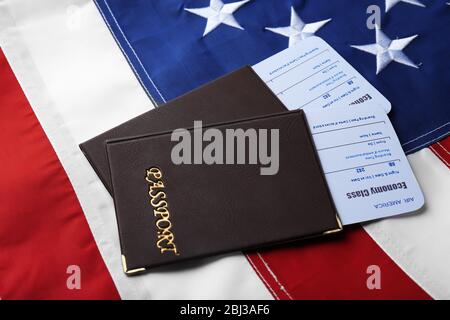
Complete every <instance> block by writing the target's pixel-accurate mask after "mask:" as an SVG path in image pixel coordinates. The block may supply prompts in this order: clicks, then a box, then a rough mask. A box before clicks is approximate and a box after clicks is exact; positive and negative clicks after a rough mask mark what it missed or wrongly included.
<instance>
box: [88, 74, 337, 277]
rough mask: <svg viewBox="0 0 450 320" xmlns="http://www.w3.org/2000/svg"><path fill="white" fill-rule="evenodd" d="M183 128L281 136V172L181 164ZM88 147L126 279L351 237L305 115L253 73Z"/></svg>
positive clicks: (201, 91) (223, 81)
mask: <svg viewBox="0 0 450 320" xmlns="http://www.w3.org/2000/svg"><path fill="white" fill-rule="evenodd" d="M194 121H202V125H203V126H202V127H201V128H194ZM180 128H184V129H185V130H184V132H188V133H192V134H193V135H195V134H196V133H199V134H203V133H205V132H206V130H208V129H211V128H213V129H215V130H216V132H218V133H222V134H223V135H225V134H226V132H227V130H230V129H234V130H239V129H242V130H244V131H245V130H247V129H255V130H259V131H258V132H261V130H262V131H264V130H274V129H276V130H277V132H278V135H279V136H278V143H277V146H274V145H272V146H271V148H272V151H274V150H275V149H274V148H275V147H277V148H278V150H277V151H278V155H279V156H278V159H277V167H276V172H275V174H271V175H264V174H261V170H262V168H261V166H260V165H257V164H242V163H239V162H234V163H229V164H220V163H215V164H206V163H204V162H200V163H193V164H177V163H174V161H173V158H172V151H173V148H174V146H175V145H176V144H177V142H176V141H173V139H172V133H173V131H174V130H175V129H180ZM80 148H81V149H82V151H83V153H84V154H85V155H86V157H87V159H88V160H89V162H90V164H91V165H92V167H93V168H94V170H95V171H96V173H97V174H98V176H99V177H100V179H101V180H102V182H103V183H104V185H105V187H106V188H107V189H108V191H109V192H110V194H111V195H112V197H113V198H114V203H115V208H116V217H117V223H118V227H119V236H120V242H121V250H122V262H123V268H124V271H125V273H126V274H137V273H139V272H142V271H145V270H148V269H151V268H154V267H157V266H161V265H166V264H170V263H176V262H181V261H185V260H188V259H194V258H200V257H205V256H211V255H216V254H221V253H226V252H230V251H240V250H247V249H256V248H261V247H267V246H273V245H278V244H280V243H285V242H292V241H298V240H301V239H304V238H309V237H315V236H322V235H327V234H331V233H335V232H339V231H341V230H342V225H341V222H340V219H339V217H338V214H337V211H336V208H335V205H334V202H333V199H332V197H331V194H330V191H329V189H328V186H327V182H326V179H325V175H324V172H323V170H322V167H321V163H320V160H319V156H318V154H317V151H316V149H315V146H314V141H313V138H312V135H311V132H310V129H309V127H308V124H307V121H306V116H305V114H304V112H303V111H302V110H296V111H288V110H287V109H286V108H285V106H284V105H283V103H281V102H280V100H278V98H277V97H276V96H275V95H274V94H273V93H272V91H271V90H270V89H269V88H268V87H267V86H266V84H265V83H264V81H262V80H261V79H260V77H258V75H256V74H255V72H254V71H253V69H252V68H250V67H244V68H241V69H239V70H237V71H235V72H233V73H231V74H228V75H226V76H224V77H223V78H220V79H218V80H216V81H213V82H212V83H209V84H207V85H205V86H203V87H200V88H198V89H196V90H194V91H192V92H190V93H188V94H186V95H184V96H181V97H179V98H177V99H175V100H173V101H171V102H169V103H167V104H166V105H163V106H160V107H158V108H156V109H153V110H151V111H149V112H147V113H145V114H142V115H140V116H138V117H136V118H134V119H132V120H130V121H128V122H126V123H124V124H122V125H119V126H118V127H116V128H113V129H111V130H109V131H107V132H105V133H103V134H101V135H99V136H97V137H95V138H93V139H91V140H89V141H86V142H84V143H82V144H81V145H80ZM194 162H195V161H194Z"/></svg>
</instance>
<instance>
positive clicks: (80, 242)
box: [0, 50, 120, 299]
mask: <svg viewBox="0 0 450 320" xmlns="http://www.w3.org/2000/svg"><path fill="white" fill-rule="evenodd" d="M0 88H1V90H0V145H1V148H0V248H1V249H0V277H1V278H0V298H2V299H94V298H99V299H119V298H120V297H119V294H118V292H117V290H116V288H115V286H114V283H113V281H112V279H111V276H110V274H109V272H108V270H107V268H106V266H105V264H104V262H103V260H102V258H101V255H100V253H99V251H98V248H97V246H96V244H95V241H94V238H93V236H92V234H91V231H90V229H89V226H88V223H87V221H86V219H85V216H84V213H83V211H82V209H81V207H80V204H79V202H78V199H77V198H76V195H75V192H74V190H73V188H72V185H71V183H70V181H69V179H68V177H67V175H66V172H65V171H64V169H63V167H62V165H61V163H60V162H59V160H58V157H57V155H56V154H55V152H54V150H53V148H52V146H51V144H50V142H49V141H48V139H47V137H46V135H45V133H44V131H43V129H42V128H41V126H40V124H39V121H38V120H37V118H36V116H35V115H34V113H33V110H32V109H31V107H30V105H29V104H28V101H27V99H26V97H25V96H24V94H23V92H22V90H21V88H20V86H19V83H18V82H17V80H16V78H15V77H14V74H13V72H12V70H11V69H10V67H9V65H8V62H7V61H6V58H5V56H4V55H3V52H1V50H0ZM72 265H73V266H78V267H79V268H80V271H81V272H80V275H81V276H80V278H79V279H80V282H79V283H80V285H81V289H76V288H75V289H69V288H68V286H67V280H68V278H69V277H70V276H72V277H71V278H70V279H69V284H70V285H71V287H72V288H73V286H74V285H76V284H77V283H78V282H77V281H78V278H76V275H77V274H78V272H77V271H75V273H74V271H73V270H71V269H69V273H67V271H68V267H69V266H72ZM75 268H76V267H75Z"/></svg>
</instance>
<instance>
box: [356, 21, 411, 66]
mask: <svg viewBox="0 0 450 320" xmlns="http://www.w3.org/2000/svg"><path fill="white" fill-rule="evenodd" d="M375 31H376V42H375V43H372V44H367V45H361V46H351V47H352V48H355V49H358V50H361V51H364V52H368V53H371V54H373V55H376V56H377V74H379V73H380V72H381V71H382V70H383V69H384V68H386V67H387V66H388V64H389V63H391V62H392V61H395V62H398V63H401V64H404V65H407V66H410V67H413V68H418V66H417V65H416V64H415V63H414V62H412V61H411V59H409V58H408V57H407V56H406V55H405V54H404V53H403V51H402V50H403V49H405V48H406V46H408V45H409V43H410V42H411V41H413V40H414V39H415V38H416V37H417V36H418V35H417V34H416V35H414V36H411V37H407V38H402V39H396V40H391V39H389V37H388V36H387V35H385V34H384V33H383V31H381V29H379V28H377V29H375Z"/></svg>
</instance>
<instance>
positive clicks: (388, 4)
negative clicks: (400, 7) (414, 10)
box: [386, 0, 425, 12]
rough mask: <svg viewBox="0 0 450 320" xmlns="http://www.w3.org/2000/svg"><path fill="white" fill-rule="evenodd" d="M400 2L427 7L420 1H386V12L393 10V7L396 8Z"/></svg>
mask: <svg viewBox="0 0 450 320" xmlns="http://www.w3.org/2000/svg"><path fill="white" fill-rule="evenodd" d="M399 2H406V3H409V4H413V5H415V6H419V7H425V5H424V4H423V3H422V2H420V1H418V0H386V12H388V11H389V10H391V8H392V7H393V6H395V5H396V4H397V3H399Z"/></svg>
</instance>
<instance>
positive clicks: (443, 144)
mask: <svg viewBox="0 0 450 320" xmlns="http://www.w3.org/2000/svg"><path fill="white" fill-rule="evenodd" d="M430 149H431V151H433V153H434V154H435V155H436V156H437V157H438V158H439V159H441V161H442V162H443V163H444V164H445V165H446V166H447V168H450V137H447V138H445V139H444V140H442V141H439V142H437V143H435V144H433V145H431V146H430Z"/></svg>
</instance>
